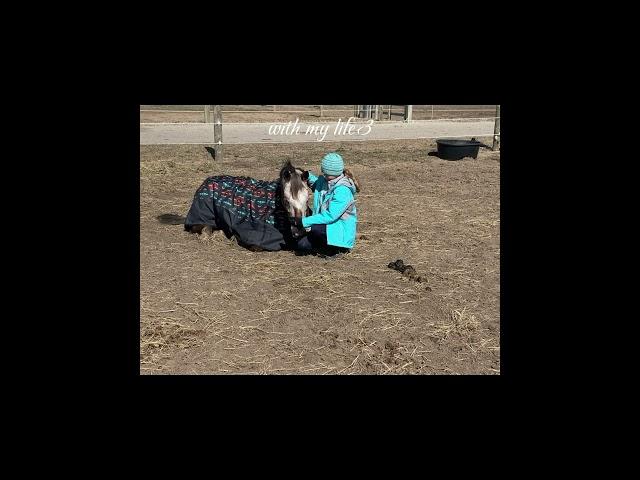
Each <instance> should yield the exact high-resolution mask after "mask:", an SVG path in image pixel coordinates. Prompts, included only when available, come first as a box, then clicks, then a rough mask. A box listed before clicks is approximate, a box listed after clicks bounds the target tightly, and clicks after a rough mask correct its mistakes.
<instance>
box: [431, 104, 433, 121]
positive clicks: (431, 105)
mask: <svg viewBox="0 0 640 480" xmlns="http://www.w3.org/2000/svg"><path fill="white" fill-rule="evenodd" d="M431 120H433V105H431Z"/></svg>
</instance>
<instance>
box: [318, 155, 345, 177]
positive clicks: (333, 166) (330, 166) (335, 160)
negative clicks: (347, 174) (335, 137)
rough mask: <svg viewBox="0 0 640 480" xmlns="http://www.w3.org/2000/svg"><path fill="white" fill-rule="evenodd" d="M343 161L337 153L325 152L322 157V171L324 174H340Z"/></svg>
mask: <svg viewBox="0 0 640 480" xmlns="http://www.w3.org/2000/svg"><path fill="white" fill-rule="evenodd" d="M343 170H344V162H343V161H342V157H341V156H340V155H338V154H337V153H327V154H326V155H325V156H324V158H323V159H322V173H324V174H325V175H336V176H339V175H342V171H343Z"/></svg>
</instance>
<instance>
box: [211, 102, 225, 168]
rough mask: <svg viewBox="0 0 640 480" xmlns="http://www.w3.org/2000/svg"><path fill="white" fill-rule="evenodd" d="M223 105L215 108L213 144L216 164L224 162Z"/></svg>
mask: <svg viewBox="0 0 640 480" xmlns="http://www.w3.org/2000/svg"><path fill="white" fill-rule="evenodd" d="M221 107H222V105H214V106H213V142H214V144H215V145H214V147H213V149H214V151H215V159H216V162H221V161H222V147H223V146H222V108H221Z"/></svg>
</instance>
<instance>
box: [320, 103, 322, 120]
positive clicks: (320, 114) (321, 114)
mask: <svg viewBox="0 0 640 480" xmlns="http://www.w3.org/2000/svg"><path fill="white" fill-rule="evenodd" d="M320 118H322V105H320Z"/></svg>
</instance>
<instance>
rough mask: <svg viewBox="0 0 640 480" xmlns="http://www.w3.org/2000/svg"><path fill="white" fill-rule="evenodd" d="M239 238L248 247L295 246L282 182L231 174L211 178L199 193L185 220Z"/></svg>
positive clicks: (188, 225) (278, 247)
mask: <svg viewBox="0 0 640 480" xmlns="http://www.w3.org/2000/svg"><path fill="white" fill-rule="evenodd" d="M198 224H202V225H207V226H210V227H212V228H214V229H218V230H223V231H224V232H225V234H226V235H227V237H229V238H230V237H231V236H232V235H233V236H235V237H236V239H237V240H238V243H239V244H241V245H243V246H245V247H250V246H255V247H261V248H263V249H265V250H271V251H276V250H281V249H283V248H288V247H289V246H291V245H292V244H293V243H294V240H293V236H292V235H291V229H290V224H289V219H288V215H287V213H286V211H285V209H284V208H283V207H282V202H281V198H280V192H279V189H278V182H269V181H265V180H256V179H254V178H250V177H232V176H230V175H221V176H213V177H209V178H207V179H206V180H205V181H204V182H203V183H202V185H201V186H200V187H199V188H198V189H197V190H196V193H195V195H194V198H193V202H192V204H191V208H190V209H189V213H188V214H187V218H186V220H185V228H186V229H189V228H190V227H191V225H198Z"/></svg>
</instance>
